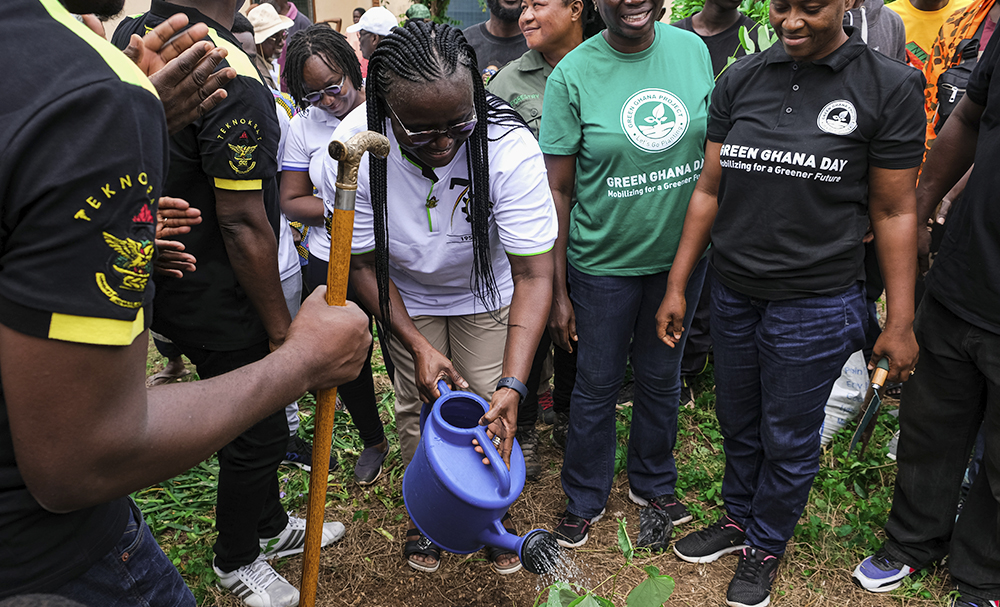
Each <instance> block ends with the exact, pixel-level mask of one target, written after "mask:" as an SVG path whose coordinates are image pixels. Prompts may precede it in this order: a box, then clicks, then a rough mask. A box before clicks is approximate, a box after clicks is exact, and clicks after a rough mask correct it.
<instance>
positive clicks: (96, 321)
mask: <svg viewBox="0 0 1000 607" xmlns="http://www.w3.org/2000/svg"><path fill="white" fill-rule="evenodd" d="M144 330H145V316H144V314H143V309H142V308H139V311H138V312H137V313H136V315H135V320H114V319H111V318H92V317H89V316H71V315H69V314H53V315H52V320H51V322H50V323H49V339H58V340H60V341H72V342H76V343H81V344H95V345H98V346H128V345H131V344H132V342H133V341H135V338H136V337H137V336H139V335H140V334H141V333H142V332H143V331H144Z"/></svg>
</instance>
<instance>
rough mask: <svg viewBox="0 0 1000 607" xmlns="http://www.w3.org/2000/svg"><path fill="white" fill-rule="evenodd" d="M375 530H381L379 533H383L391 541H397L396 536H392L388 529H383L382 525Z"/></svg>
mask: <svg viewBox="0 0 1000 607" xmlns="http://www.w3.org/2000/svg"><path fill="white" fill-rule="evenodd" d="M375 531H377V532H379V534H381V535H382V536H383V537H384V538H385V539H387V540H389V541H390V542H395V541H396V538H394V537H392V534H391V533H389V532H388V531H386V530H385V529H383V528H381V527H379V528H378V529H376V530H375Z"/></svg>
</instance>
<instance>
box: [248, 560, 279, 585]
mask: <svg viewBox="0 0 1000 607" xmlns="http://www.w3.org/2000/svg"><path fill="white" fill-rule="evenodd" d="M240 569H243V575H242V576H240V577H243V578H244V580H245V582H246V584H247V585H248V586H257V587H258V588H261V589H264V588H267V587H268V586H270V585H271V583H272V582H274V581H275V580H277V579H278V572H277V571H275V570H274V568H273V567H271V566H270V565H268V564H267V561H265V560H264V558H263V557H257V560H255V561H254V562H252V563H250V564H249V565H245V566H243V567H241V568H240Z"/></svg>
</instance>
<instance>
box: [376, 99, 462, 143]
mask: <svg viewBox="0 0 1000 607" xmlns="http://www.w3.org/2000/svg"><path fill="white" fill-rule="evenodd" d="M385 107H387V108H389V112H390V113H391V114H392V116H393V117H394V118H395V119H396V122H398V123H399V126H400V127H401V128H402V129H403V132H404V133H406V137H407V138H408V139H409V140H410V143H411V144H413V145H414V146H416V147H421V146H425V145H427V144H429V143H431V142H432V141H435V140H437V139H438V138H439V137H442V136H444V137H448V138H450V139H462V138H463V137H467V136H469V134H470V133H472V131H473V129H475V128H476V123H477V122H478V121H479V118H478V117H477V116H475V115H473V116H472V120H466V121H465V122H459V123H458V124H453V125H451V126H449V127H448V128H446V129H433V130H430V131H416V132H413V131H411V130H410V129H408V128H406V125H404V124H403V121H402V120H400V119H399V116H397V115H396V112H395V111H394V110H393V109H392V106H391V105H389V102H388V101H387V102H386V104H385Z"/></svg>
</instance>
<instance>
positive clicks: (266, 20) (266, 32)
mask: <svg viewBox="0 0 1000 607" xmlns="http://www.w3.org/2000/svg"><path fill="white" fill-rule="evenodd" d="M247 19H249V20H250V24H251V25H253V42H254V44H260V43H262V42H264V41H265V40H267V39H268V38H270V37H271V36H273V35H275V34H277V33H278V32H280V31H282V30H287V29H288V28H290V27H292V25H293V24H294V23H295V22H294V21H292V20H291V19H289V18H288V17H286V16H284V15H279V14H278V11H276V10H274V7H273V6H271V5H270V4H261V5H260V6H257V7H255V8H254V9H253V10H252V11H250V12H249V13H247Z"/></svg>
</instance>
